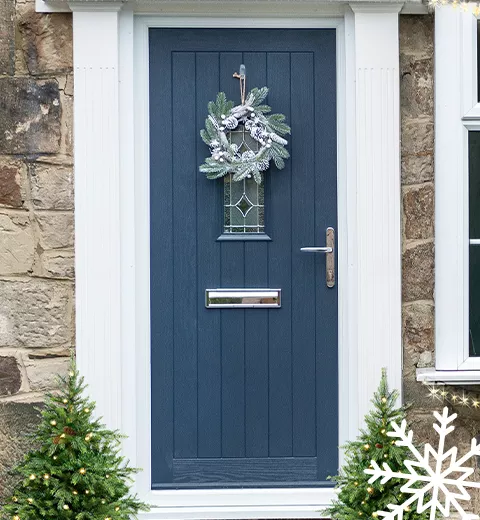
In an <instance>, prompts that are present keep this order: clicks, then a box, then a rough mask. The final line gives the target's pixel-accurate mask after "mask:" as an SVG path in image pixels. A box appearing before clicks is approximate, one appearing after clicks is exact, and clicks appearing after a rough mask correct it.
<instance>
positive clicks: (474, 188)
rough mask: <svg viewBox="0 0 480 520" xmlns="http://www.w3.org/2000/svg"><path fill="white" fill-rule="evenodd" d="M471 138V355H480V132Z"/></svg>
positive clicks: (471, 135)
mask: <svg viewBox="0 0 480 520" xmlns="http://www.w3.org/2000/svg"><path fill="white" fill-rule="evenodd" d="M468 140H469V143H468V144H469V236H470V248H469V249H470V255H469V258H470V269H469V278H470V279H469V295H470V297H469V299H470V302H469V303H470V312H469V315H470V316H469V323H470V326H469V344H470V355H471V356H480V132H470V133H469V136H468Z"/></svg>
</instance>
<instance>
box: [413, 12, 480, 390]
mask: <svg viewBox="0 0 480 520" xmlns="http://www.w3.org/2000/svg"><path fill="white" fill-rule="evenodd" d="M477 99H478V97H477V18H476V17H475V16H474V15H473V14H472V12H471V11H467V12H465V11H464V10H462V9H455V8H454V7H452V6H450V5H446V6H441V7H438V8H437V9H436V13H435V369H420V370H419V371H418V374H417V376H418V379H419V380H424V381H437V382H445V383H449V384H455V383H458V384H478V383H479V382H480V357H471V356H470V355H469V244H470V238H469V214H468V206H469V204H468V176H469V169H468V166H469V165H468V133H469V131H480V103H479V102H478V101H477Z"/></svg>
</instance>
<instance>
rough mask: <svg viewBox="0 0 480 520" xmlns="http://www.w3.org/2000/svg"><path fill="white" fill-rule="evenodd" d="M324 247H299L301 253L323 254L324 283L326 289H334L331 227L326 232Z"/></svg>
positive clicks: (333, 242)
mask: <svg viewBox="0 0 480 520" xmlns="http://www.w3.org/2000/svg"><path fill="white" fill-rule="evenodd" d="M326 243H327V245H326V246H325V247H315V246H313V247H301V248H300V251H302V253H325V282H326V284H327V287H330V288H331V287H335V230H334V229H333V228H331V227H329V228H327V231H326Z"/></svg>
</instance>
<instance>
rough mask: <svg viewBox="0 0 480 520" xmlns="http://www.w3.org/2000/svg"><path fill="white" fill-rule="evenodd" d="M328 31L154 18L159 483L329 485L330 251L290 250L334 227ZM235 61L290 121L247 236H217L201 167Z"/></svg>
mask: <svg viewBox="0 0 480 520" xmlns="http://www.w3.org/2000/svg"><path fill="white" fill-rule="evenodd" d="M335 40H336V35H335V30H333V29H325V30H324V29H321V30H320V29H318V30H310V29H309V30H306V29H301V30H278V29H268V30H266V29H261V30H260V29H228V30H227V29H151V30H150V194H151V195H150V225H151V232H150V244H151V389H152V416H151V417H152V430H151V439H152V487H153V488H154V489H164V488H207V487H208V488H211V487H261V486H264V487H287V486H299V487H305V486H329V485H331V484H330V483H329V482H327V480H326V479H327V476H328V475H333V474H335V473H336V472H337V465H338V348H337V307H338V306H337V288H336V285H335V286H334V287H327V284H326V274H325V273H326V265H325V264H326V256H325V255H324V254H312V253H305V252H301V251H300V248H302V247H305V246H324V245H325V232H326V229H327V228H328V227H333V228H336V220H337V167H336V154H337V145H336V44H335ZM241 63H244V64H245V66H246V72H247V90H249V89H251V88H253V87H255V86H257V87H262V86H264V85H267V86H268V87H269V88H270V93H269V95H268V99H267V103H268V104H269V105H270V106H271V107H272V109H273V112H280V113H284V114H285V115H286V117H287V122H288V124H289V125H290V126H291V129H292V133H291V136H289V145H288V149H289V151H290V154H291V158H290V159H288V160H287V161H286V167H285V169H283V170H281V171H278V170H277V169H276V168H275V167H274V166H272V167H270V169H269V170H268V171H267V172H265V182H264V193H263V199H264V200H263V201H262V202H263V206H264V209H263V211H262V215H263V214H264V226H265V228H264V229H263V228H262V231H264V233H259V234H258V235H256V236H255V237H254V238H257V239H256V240H254V239H252V236H251V235H252V233H232V234H231V236H227V237H226V235H228V233H225V231H226V230H227V231H228V229H227V228H226V227H225V226H228V223H229V222H230V221H229V220H228V219H227V220H225V208H224V204H225V200H224V194H225V193H226V191H225V190H226V189H227V187H226V185H225V182H224V181H223V180H216V181H212V180H207V179H206V178H205V176H204V175H203V174H201V173H199V171H198V167H199V165H200V164H202V162H203V161H204V158H205V157H206V156H208V155H209V150H208V148H207V146H206V145H205V144H204V143H203V142H202V140H201V138H200V129H201V128H203V127H204V121H205V117H206V115H207V104H208V102H209V101H211V100H214V99H215V97H216V94H217V92H218V91H224V92H225V93H226V94H227V97H228V98H229V99H231V100H233V101H235V102H236V103H239V102H240V97H239V85H238V80H237V79H234V78H232V74H233V73H234V72H235V71H238V70H239V66H240V64H241ZM242 211H243V210H242ZM230 225H231V222H230ZM236 231H239V230H238V229H237V230H236ZM240 231H241V230H240ZM244 231H245V230H244ZM247 231H248V230H247ZM225 238H231V239H230V240H226V239H225ZM337 253H338V251H337ZM212 288H229V289H231V288H236V289H238V288H251V289H255V288H272V289H281V291H282V292H281V295H282V304H281V307H280V308H269V309H266V308H252V309H236V308H227V309H219V308H206V306H205V290H206V289H212Z"/></svg>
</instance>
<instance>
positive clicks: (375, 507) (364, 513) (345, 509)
mask: <svg viewBox="0 0 480 520" xmlns="http://www.w3.org/2000/svg"><path fill="white" fill-rule="evenodd" d="M397 398H398V392H397V391H395V390H394V391H392V392H389V390H388V384H387V375H386V371H385V369H383V370H382V378H381V381H380V386H379V387H378V390H377V391H376V392H375V394H374V396H373V399H372V404H373V409H372V411H371V412H370V413H369V414H368V415H367V416H366V417H365V424H366V428H365V429H364V430H362V431H361V432H360V436H359V437H358V439H357V440H356V441H353V442H348V443H347V444H346V445H345V446H344V447H343V448H344V450H345V464H344V466H343V468H342V470H341V473H340V475H338V476H336V477H333V478H332V480H333V481H335V482H336V484H337V485H336V489H338V491H339V492H338V499H337V500H335V501H334V503H333V504H332V506H331V507H329V508H328V509H327V510H326V511H325V513H326V514H328V515H329V516H331V518H333V519H334V520H359V519H360V518H365V519H367V518H368V519H370V518H376V517H377V516H378V515H377V511H388V510H389V508H388V504H401V503H402V502H404V501H405V497H404V496H403V493H402V492H401V490H400V488H401V487H402V486H403V485H404V484H405V481H402V480H398V479H391V480H389V481H388V482H386V483H385V484H381V483H380V481H381V479H379V480H377V481H376V482H374V483H373V484H369V482H368V480H369V479H370V478H371V475H367V474H366V473H364V470H365V469H368V468H371V467H372V466H371V461H372V460H374V461H376V462H377V463H378V464H379V465H382V464H383V463H384V462H388V464H389V466H390V467H391V469H392V470H393V471H405V466H404V463H403V461H404V460H406V459H409V458H410V457H411V454H410V452H409V450H408V448H406V447H405V446H397V444H396V441H395V440H393V439H392V438H391V437H388V435H387V433H388V432H389V431H393V430H392V427H391V422H392V421H394V422H396V423H397V424H400V423H401V422H402V420H403V419H404V418H405V407H400V408H398V407H397V406H396V401H397ZM403 518H404V520H427V519H428V518H429V513H428V512H425V513H422V514H419V513H417V512H416V511H415V510H414V509H412V510H410V508H409V507H407V509H406V510H405V513H404V516H403Z"/></svg>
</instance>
